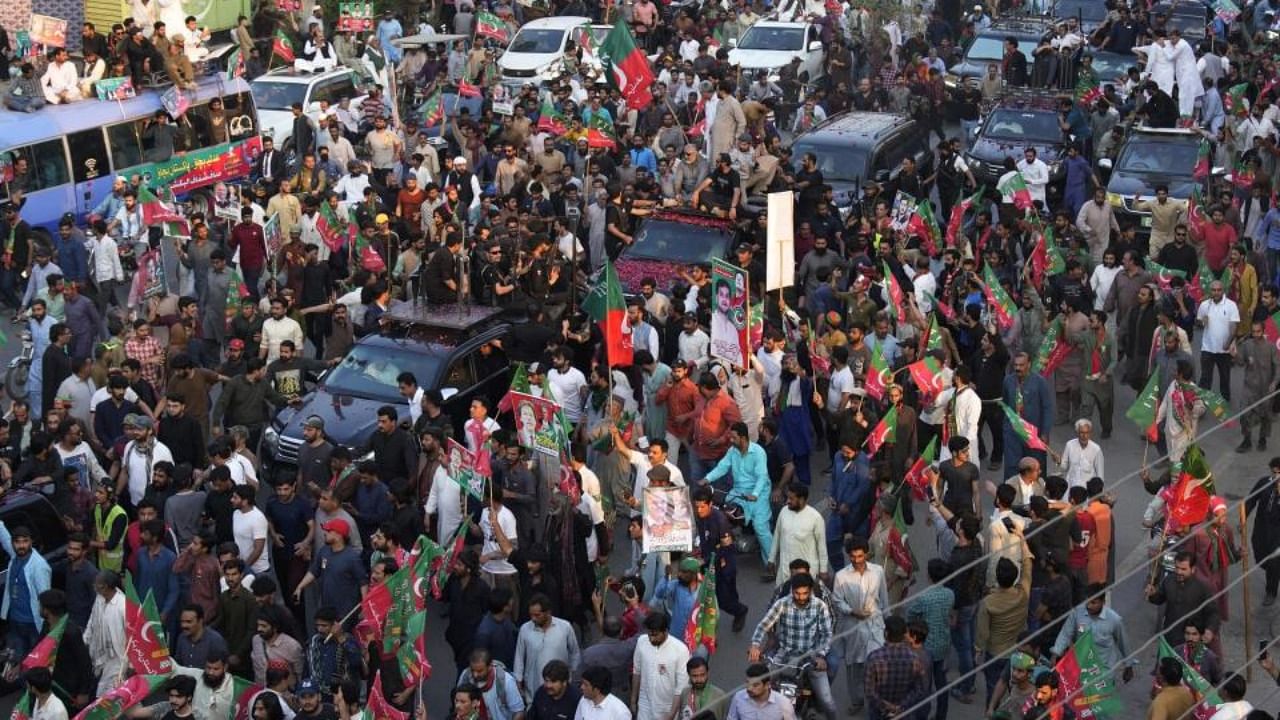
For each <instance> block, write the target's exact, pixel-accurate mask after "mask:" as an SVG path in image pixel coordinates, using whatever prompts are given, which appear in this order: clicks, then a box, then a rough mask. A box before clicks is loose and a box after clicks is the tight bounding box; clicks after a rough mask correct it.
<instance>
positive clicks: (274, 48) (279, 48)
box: [271, 28, 296, 63]
mask: <svg viewBox="0 0 1280 720" xmlns="http://www.w3.org/2000/svg"><path fill="white" fill-rule="evenodd" d="M271 54H272V55H274V56H276V57H278V58H280V59H281V60H283V61H285V62H287V63H291V62H293V61H294V60H295V59H296V56H295V55H294V52H293V41H292V40H290V39H289V36H288V35H287V34H285V31H284V30H283V29H281V28H276V32H275V35H272V36H271Z"/></svg>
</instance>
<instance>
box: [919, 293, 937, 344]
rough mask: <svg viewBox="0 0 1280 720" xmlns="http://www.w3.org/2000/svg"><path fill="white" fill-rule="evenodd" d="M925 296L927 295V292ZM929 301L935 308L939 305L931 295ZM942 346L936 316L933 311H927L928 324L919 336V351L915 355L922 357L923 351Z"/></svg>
mask: <svg viewBox="0 0 1280 720" xmlns="http://www.w3.org/2000/svg"><path fill="white" fill-rule="evenodd" d="M926 296H928V294H927V293H926ZM929 301H930V303H931V304H932V305H933V306H934V307H935V308H936V307H939V305H938V301H937V300H935V299H934V298H933V297H931V296H930V297H929ZM942 347H943V345H942V328H940V327H938V316H937V314H935V313H929V326H928V327H927V328H925V330H924V335H921V336H920V351H919V354H918V355H917V357H923V356H924V354H925V353H927V352H930V351H933V350H941V349H942Z"/></svg>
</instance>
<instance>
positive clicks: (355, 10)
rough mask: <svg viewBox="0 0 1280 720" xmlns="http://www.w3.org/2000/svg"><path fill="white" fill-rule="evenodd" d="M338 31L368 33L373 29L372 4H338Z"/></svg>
mask: <svg viewBox="0 0 1280 720" xmlns="http://www.w3.org/2000/svg"><path fill="white" fill-rule="evenodd" d="M338 29H339V30H350V31H351V32H369V31H370V30H372V29H373V3H371V2H340V3H338Z"/></svg>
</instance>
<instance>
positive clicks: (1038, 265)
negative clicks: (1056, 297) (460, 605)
mask: <svg viewBox="0 0 1280 720" xmlns="http://www.w3.org/2000/svg"><path fill="white" fill-rule="evenodd" d="M1066 269H1067V262H1066V260H1064V259H1063V258H1062V252H1061V251H1060V250H1058V244H1057V243H1056V242H1054V240H1053V231H1052V229H1046V230H1045V231H1044V232H1042V233H1040V239H1039V240H1038V241H1037V242H1036V245H1035V247H1034V248H1033V249H1032V250H1031V280H1032V282H1034V283H1035V285H1036V287H1044V279H1045V277H1046V276H1050V275H1057V274H1059V273H1061V272H1064V271H1066Z"/></svg>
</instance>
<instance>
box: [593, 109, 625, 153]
mask: <svg viewBox="0 0 1280 720" xmlns="http://www.w3.org/2000/svg"><path fill="white" fill-rule="evenodd" d="M586 136H587V147H592V148H604V149H605V150H611V149H613V147H614V146H615V145H617V144H618V133H617V131H616V130H615V129H614V127H613V121H612V120H610V119H609V118H608V117H607V116H606V115H605V114H604V113H595V114H593V115H592V116H591V119H589V120H588V121H587V127H586Z"/></svg>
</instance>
